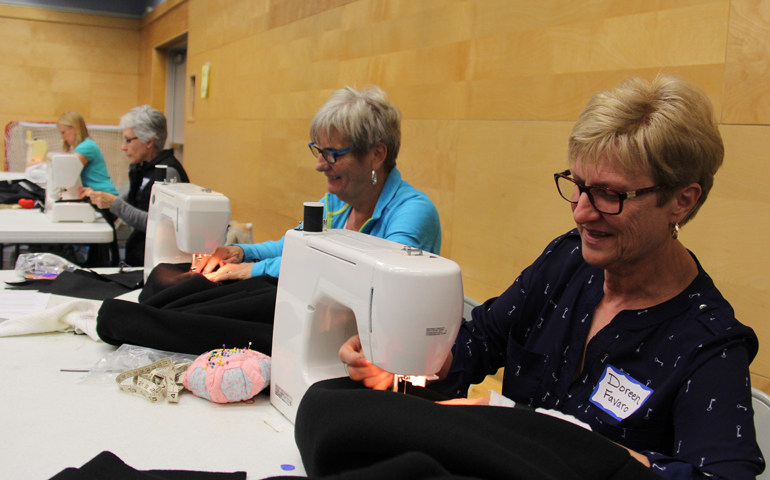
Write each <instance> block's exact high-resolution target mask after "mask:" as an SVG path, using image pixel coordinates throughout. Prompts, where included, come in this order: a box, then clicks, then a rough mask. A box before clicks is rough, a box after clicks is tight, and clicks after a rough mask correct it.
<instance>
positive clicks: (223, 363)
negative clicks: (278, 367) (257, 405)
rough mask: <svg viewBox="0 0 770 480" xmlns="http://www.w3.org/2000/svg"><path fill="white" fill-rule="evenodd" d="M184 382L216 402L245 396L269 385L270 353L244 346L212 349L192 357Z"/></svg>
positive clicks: (237, 399)
mask: <svg viewBox="0 0 770 480" xmlns="http://www.w3.org/2000/svg"><path fill="white" fill-rule="evenodd" d="M183 383H184V386H185V388H187V389H188V390H190V391H191V392H192V393H193V394H195V395H197V396H199V397H201V398H205V399H206V400H210V401H212V402H215V403H231V402H240V401H241V400H248V399H249V398H251V397H253V396H254V395H256V394H258V393H259V392H260V391H262V389H264V388H265V387H266V386H268V385H270V357H268V356H267V355H264V354H262V353H259V352H255V351H254V350H251V349H247V348H246V349H244V348H241V349H238V348H233V349H228V350H225V349H219V350H212V351H211V352H208V353H204V354H203V355H201V356H199V357H198V358H196V359H195V361H194V362H193V363H192V365H190V368H188V369H187V373H186V374H185V377H184V381H183Z"/></svg>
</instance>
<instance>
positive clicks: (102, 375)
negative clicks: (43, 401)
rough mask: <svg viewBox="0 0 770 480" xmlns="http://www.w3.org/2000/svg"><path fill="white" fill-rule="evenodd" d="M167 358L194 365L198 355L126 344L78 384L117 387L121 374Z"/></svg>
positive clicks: (98, 364)
mask: <svg viewBox="0 0 770 480" xmlns="http://www.w3.org/2000/svg"><path fill="white" fill-rule="evenodd" d="M166 357H171V360H172V361H173V362H187V363H192V362H193V361H195V359H196V358H198V355H190V354H187V353H175V352H165V351H163V350H155V349H153V348H147V347H139V346H136V345H129V344H126V343H124V344H123V345H121V346H120V347H119V348H118V349H117V350H115V351H114V352H112V353H108V354H107V355H105V356H104V357H102V358H100V359H99V361H97V362H96V363H95V364H94V365H93V366H92V367H91V368H90V369H89V370H88V373H86V374H85V375H83V376H82V377H80V378H79V379H78V383H104V384H108V385H111V386H115V379H116V378H117V376H118V375H120V374H121V373H123V372H125V371H127V370H132V369H134V368H141V367H144V366H145V365H149V364H151V363H154V362H157V361H158V360H160V359H162V358H166Z"/></svg>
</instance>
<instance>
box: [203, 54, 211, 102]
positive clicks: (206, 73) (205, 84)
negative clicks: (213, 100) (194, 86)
mask: <svg viewBox="0 0 770 480" xmlns="http://www.w3.org/2000/svg"><path fill="white" fill-rule="evenodd" d="M210 68H211V62H206V63H204V64H203V71H202V72H201V98H206V97H207V96H208V94H209V69H210Z"/></svg>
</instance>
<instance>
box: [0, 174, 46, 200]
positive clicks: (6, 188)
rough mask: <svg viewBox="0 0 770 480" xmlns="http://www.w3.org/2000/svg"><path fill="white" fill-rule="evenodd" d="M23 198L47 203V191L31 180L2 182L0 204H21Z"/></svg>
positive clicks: (0, 185)
mask: <svg viewBox="0 0 770 480" xmlns="http://www.w3.org/2000/svg"><path fill="white" fill-rule="evenodd" d="M23 198H24V199H29V200H37V201H40V202H45V189H44V188H42V187H40V186H38V185H37V184H35V183H32V182H30V181H29V180H3V181H0V203H19V200H21V199H23Z"/></svg>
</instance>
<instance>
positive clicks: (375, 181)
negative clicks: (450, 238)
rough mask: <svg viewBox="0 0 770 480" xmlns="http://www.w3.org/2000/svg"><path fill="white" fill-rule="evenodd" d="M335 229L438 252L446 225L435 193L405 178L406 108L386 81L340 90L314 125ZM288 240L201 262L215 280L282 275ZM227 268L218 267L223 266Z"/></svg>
mask: <svg viewBox="0 0 770 480" xmlns="http://www.w3.org/2000/svg"><path fill="white" fill-rule="evenodd" d="M310 138H311V139H312V140H313V141H312V142H310V144H309V147H310V151H311V153H312V155H313V156H314V157H316V164H315V169H316V170H317V171H318V172H320V173H322V174H324V176H325V177H326V187H327V190H328V193H327V194H326V195H325V196H324V198H322V199H321V202H323V203H324V205H325V207H324V215H325V217H326V225H327V227H328V228H339V229H348V230H356V231H360V232H362V233H366V234H369V235H373V236H376V237H380V238H385V239H387V240H392V241H394V242H398V243H402V244H405V245H408V246H410V247H417V248H421V249H423V250H426V251H429V252H432V253H436V254H438V253H439V252H440V249H441V224H440V222H439V216H438V211H437V210H436V207H435V206H434V205H433V202H432V201H431V200H430V198H428V196H427V195H425V194H424V193H422V192H420V191H419V190H417V189H415V188H414V187H412V186H411V185H409V183H407V182H406V181H404V180H402V179H401V172H399V170H398V168H396V157H398V151H399V147H400V146H401V112H400V111H399V109H398V107H396V106H395V105H393V103H391V102H390V100H389V99H388V96H387V94H386V93H385V92H383V91H382V90H381V89H380V88H379V87H376V86H373V87H369V88H366V89H362V90H356V89H353V88H350V87H347V88H344V89H340V90H337V91H336V92H334V94H332V96H331V98H330V99H329V100H328V101H327V102H326V103H325V104H324V105H323V106H322V107H321V109H320V110H319V111H318V112H317V113H316V115H315V117H314V118H313V120H312V122H311V124H310ZM282 250H283V239H281V240H278V241H269V242H263V243H258V244H253V245H241V244H238V245H231V246H228V247H223V248H220V249H218V250H217V251H216V252H215V253H214V255H213V256H212V257H211V258H210V259H209V260H208V261H207V263H206V264H205V265H201V266H199V271H201V272H202V273H203V274H204V275H206V277H207V278H208V279H209V280H212V281H215V282H220V281H223V280H240V279H246V278H251V277H256V276H260V275H269V276H272V277H277V276H278V272H279V270H280V265H281V252H282ZM217 267H219V269H218V270H215V269H216V268H217Z"/></svg>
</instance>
